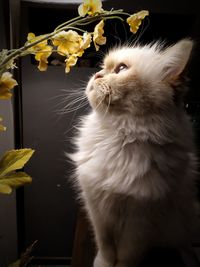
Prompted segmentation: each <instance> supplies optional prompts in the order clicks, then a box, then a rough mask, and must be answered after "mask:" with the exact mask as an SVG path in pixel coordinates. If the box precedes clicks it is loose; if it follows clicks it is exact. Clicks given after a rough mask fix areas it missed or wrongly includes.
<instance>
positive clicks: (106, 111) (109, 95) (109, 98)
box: [103, 91, 111, 118]
mask: <svg viewBox="0 0 200 267" xmlns="http://www.w3.org/2000/svg"><path fill="white" fill-rule="evenodd" d="M107 96H108V105H107V107H106V110H105V113H104V115H103V118H105V116H106V114H107V113H108V110H109V107H110V103H111V94H110V92H109V91H108V94H107Z"/></svg>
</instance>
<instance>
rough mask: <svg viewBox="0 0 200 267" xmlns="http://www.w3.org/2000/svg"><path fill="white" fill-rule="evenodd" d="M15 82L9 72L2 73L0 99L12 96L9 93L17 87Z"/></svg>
mask: <svg viewBox="0 0 200 267" xmlns="http://www.w3.org/2000/svg"><path fill="white" fill-rule="evenodd" d="M17 84H18V83H17V81H16V80H15V79H13V78H12V74H11V73H10V72H4V73H3V74H2V76H1V77H0V99H9V98H11V96H12V93H11V92H10V90H11V89H13V87H15V86H16V85H17Z"/></svg>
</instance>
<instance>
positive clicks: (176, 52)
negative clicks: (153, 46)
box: [161, 39, 193, 81]
mask: <svg viewBox="0 0 200 267" xmlns="http://www.w3.org/2000/svg"><path fill="white" fill-rule="evenodd" d="M192 48H193V41H192V40H190V39H183V40H181V41H179V42H178V43H176V44H175V45H173V46H170V47H168V48H166V49H165V50H164V52H163V55H162V63H161V65H162V67H161V71H162V79H163V80H168V81H169V80H176V79H177V78H178V77H179V76H180V74H181V73H182V72H183V71H184V69H185V67H186V65H187V63H188V60H189V58H190V54H191V51H192Z"/></svg>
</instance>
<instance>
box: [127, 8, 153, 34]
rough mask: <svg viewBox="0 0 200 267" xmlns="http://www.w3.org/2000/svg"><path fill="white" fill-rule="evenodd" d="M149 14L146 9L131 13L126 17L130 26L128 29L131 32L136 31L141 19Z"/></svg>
mask: <svg viewBox="0 0 200 267" xmlns="http://www.w3.org/2000/svg"><path fill="white" fill-rule="evenodd" d="M148 15H149V11H147V10H142V11H140V12H138V13H135V14H133V15H131V16H130V17H129V18H127V23H128V24H129V26H130V28H131V29H130V30H131V32H133V33H136V32H137V31H138V29H139V27H140V25H141V23H142V20H143V19H144V18H145V17H146V16H148Z"/></svg>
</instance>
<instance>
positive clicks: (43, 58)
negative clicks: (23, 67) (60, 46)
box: [35, 45, 52, 71]
mask: <svg viewBox="0 0 200 267" xmlns="http://www.w3.org/2000/svg"><path fill="white" fill-rule="evenodd" d="M51 53H52V47H51V46H49V45H47V46H46V47H45V50H43V51H41V52H37V53H36V54H35V60H37V61H39V65H38V69H39V70H40V71H46V70H47V66H48V60H47V58H48V57H49V56H50V55H51Z"/></svg>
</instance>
